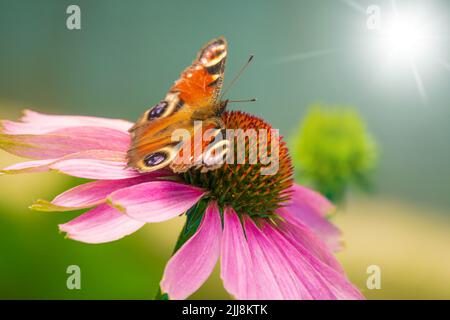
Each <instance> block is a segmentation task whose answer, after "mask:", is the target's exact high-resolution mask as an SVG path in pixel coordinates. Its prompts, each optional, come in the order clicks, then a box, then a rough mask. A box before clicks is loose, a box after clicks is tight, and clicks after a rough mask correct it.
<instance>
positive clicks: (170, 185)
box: [108, 181, 205, 222]
mask: <svg viewBox="0 0 450 320" xmlns="http://www.w3.org/2000/svg"><path fill="white" fill-rule="evenodd" d="M204 194H205V191H203V190H201V189H198V188H195V187H192V186H189V185H186V184H182V183H178V182H172V181H153V182H147V183H141V184H138V185H135V186H132V187H129V188H124V189H122V190H119V191H116V192H114V193H112V194H111V195H110V196H109V197H108V203H109V204H110V205H111V206H113V207H115V208H117V209H119V210H120V211H122V212H123V213H125V214H126V215H128V216H130V217H131V218H133V219H136V220H140V221H145V222H160V221H165V220H168V219H171V218H173V217H176V216H178V215H180V214H182V213H184V212H185V211H186V210H188V209H189V208H190V207H192V206H193V205H194V204H195V203H196V202H197V201H198V200H200V198H201V197H202V196H203V195H204Z"/></svg>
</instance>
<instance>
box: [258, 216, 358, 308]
mask: <svg viewBox="0 0 450 320" xmlns="http://www.w3.org/2000/svg"><path fill="white" fill-rule="evenodd" d="M262 232H263V233H264V235H265V236H266V237H267V238H266V239H268V243H270V246H271V247H270V248H272V249H270V248H269V247H268V248H267V250H269V252H270V250H272V251H274V252H278V253H279V254H280V253H281V254H282V257H283V258H282V259H280V262H282V263H283V264H284V265H285V266H286V269H287V270H288V274H290V275H291V276H292V279H293V280H294V283H296V284H297V285H298V287H297V289H298V291H297V293H296V295H297V297H296V299H305V298H306V299H315V300H317V299H320V300H323V299H339V300H352V299H364V297H363V296H362V294H361V293H360V292H359V291H358V289H356V288H355V287H354V286H353V285H352V284H351V283H350V282H349V281H348V279H347V278H346V277H345V275H343V274H341V273H339V272H337V271H336V270H334V269H333V268H330V267H329V266H328V265H326V264H325V263H323V262H322V261H320V260H319V259H318V258H317V257H316V256H315V255H313V254H311V253H310V251H309V248H305V247H303V246H302V245H301V244H300V243H297V246H295V247H294V246H293V245H292V244H291V243H290V242H289V241H288V240H287V239H286V238H285V235H284V233H283V232H281V231H280V230H279V229H276V228H275V227H274V226H272V225H270V224H269V223H266V224H264V226H263V231H262ZM276 266H277V265H276V264H275V267H276ZM274 270H277V269H275V268H274ZM278 272H279V274H278V275H279V276H281V277H283V276H284V275H285V273H284V272H282V271H281V269H278ZM280 283H281V286H282V288H283V287H284V288H283V289H284V290H283V291H285V292H286V293H288V292H290V290H286V289H291V290H292V289H293V288H289V284H288V283H287V282H280ZM286 284H287V285H288V287H286ZM292 292H295V291H294V290H292Z"/></svg>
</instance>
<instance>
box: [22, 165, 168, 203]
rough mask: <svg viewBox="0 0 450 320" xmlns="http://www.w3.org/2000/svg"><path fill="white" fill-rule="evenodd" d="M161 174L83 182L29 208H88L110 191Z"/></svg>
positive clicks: (146, 180) (100, 200)
mask: <svg viewBox="0 0 450 320" xmlns="http://www.w3.org/2000/svg"><path fill="white" fill-rule="evenodd" d="M161 176H163V174H161V173H160V172H155V173H151V174H146V175H141V176H138V177H136V178H129V179H122V180H99V181H94V182H89V183H85V184H82V185H79V186H77V187H75V188H72V189H70V190H67V191H66V192H64V193H62V194H60V195H59V196H57V197H56V198H55V199H53V200H52V201H51V202H48V201H45V200H37V201H36V202H35V203H34V204H33V205H32V206H31V207H30V208H31V209H33V210H38V211H73V210H79V209H84V208H90V207H93V206H96V205H99V204H101V203H103V202H105V201H106V197H108V195H110V194H111V193H112V192H114V191H117V190H120V189H123V188H126V187H129V186H133V185H136V184H139V183H143V182H148V181H151V180H152V179H155V178H157V177H161Z"/></svg>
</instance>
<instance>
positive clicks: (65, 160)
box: [0, 150, 170, 180]
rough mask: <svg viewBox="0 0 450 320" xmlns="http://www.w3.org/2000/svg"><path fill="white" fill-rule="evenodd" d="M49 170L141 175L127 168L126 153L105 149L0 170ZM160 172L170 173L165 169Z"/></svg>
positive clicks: (91, 175)
mask: <svg viewBox="0 0 450 320" xmlns="http://www.w3.org/2000/svg"><path fill="white" fill-rule="evenodd" d="M49 170H55V171H58V172H60V173H64V174H67V175H70V176H74V177H78V178H85V179H93V180H120V179H127V178H133V177H137V176H141V175H143V174H142V173H139V172H138V171H136V170H135V169H132V168H127V163H126V153H124V152H118V151H106V150H89V151H83V152H78V153H73V154H69V155H67V156H65V157H62V158H60V159H49V160H39V161H28V162H22V163H19V164H15V165H12V166H9V167H6V168H4V169H2V170H0V172H3V173H9V174H14V173H30V172H45V171H49ZM161 172H164V175H170V173H169V172H168V171H167V170H161ZM157 174H158V175H160V173H157Z"/></svg>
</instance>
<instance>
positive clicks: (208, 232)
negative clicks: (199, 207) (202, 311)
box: [161, 203, 222, 300]
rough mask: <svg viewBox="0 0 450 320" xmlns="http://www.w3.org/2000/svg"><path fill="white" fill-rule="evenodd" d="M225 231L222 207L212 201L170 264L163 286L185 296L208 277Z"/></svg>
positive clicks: (174, 296)
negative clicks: (193, 231) (193, 232)
mask: <svg viewBox="0 0 450 320" xmlns="http://www.w3.org/2000/svg"><path fill="white" fill-rule="evenodd" d="M221 235H222V225H221V222H220V213H219V209H218V207H217V205H216V204H215V203H211V204H210V205H209V206H208V208H207V209H206V212H205V215H204V216H203V219H202V222H201V223H200V226H199V227H198V230H197V232H196V233H195V234H194V235H193V236H192V237H191V238H190V239H189V240H188V241H186V243H185V244H184V245H183V246H182V247H181V248H180V249H179V250H178V251H177V252H176V253H175V255H174V256H173V257H172V258H171V259H170V260H169V262H168V263H167V265H166V269H165V270H164V276H163V279H162V280H161V289H162V291H163V292H164V293H167V294H168V295H169V298H170V299H175V300H179V299H185V298H187V297H188V296H189V295H191V294H192V293H194V292H195V291H196V290H197V289H198V288H200V286H201V285H202V284H203V283H204V282H205V281H206V279H207V278H208V277H209V275H210V274H211V272H212V270H213V269H214V266H215V264H216V262H217V259H218V258H219V253H220V239H221Z"/></svg>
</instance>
